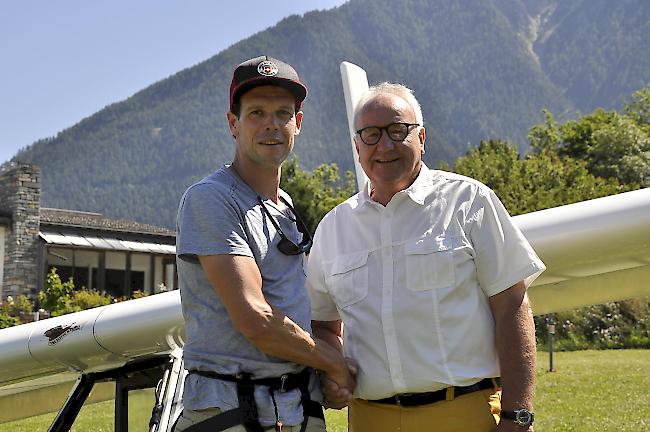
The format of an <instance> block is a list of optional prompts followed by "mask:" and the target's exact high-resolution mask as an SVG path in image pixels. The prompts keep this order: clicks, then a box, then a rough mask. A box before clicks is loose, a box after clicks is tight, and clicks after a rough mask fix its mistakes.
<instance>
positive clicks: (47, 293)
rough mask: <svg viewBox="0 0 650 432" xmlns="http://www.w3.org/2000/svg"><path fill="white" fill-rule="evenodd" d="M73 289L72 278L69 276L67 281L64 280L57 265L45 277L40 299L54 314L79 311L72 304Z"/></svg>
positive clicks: (39, 294)
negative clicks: (58, 271)
mask: <svg viewBox="0 0 650 432" xmlns="http://www.w3.org/2000/svg"><path fill="white" fill-rule="evenodd" d="M73 291H74V282H73V280H72V278H69V279H68V281H67V282H62V281H61V277H60V276H59V274H58V273H57V271H56V267H52V268H51V269H50V271H49V272H48V273H47V277H46V278H45V288H43V291H41V292H40V293H38V299H39V300H40V302H41V306H42V307H43V308H44V309H46V310H48V311H50V313H51V314H52V316H58V315H63V314H66V313H70V312H76V311H77V310H75V308H74V307H73V305H72V292H73Z"/></svg>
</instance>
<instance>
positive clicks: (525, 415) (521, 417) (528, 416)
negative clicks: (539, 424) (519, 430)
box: [515, 409, 533, 426]
mask: <svg viewBox="0 0 650 432" xmlns="http://www.w3.org/2000/svg"><path fill="white" fill-rule="evenodd" d="M515 422H516V423H517V424H518V425H519V426H530V424H531V423H532V422H533V413H532V412H530V411H528V410H526V409H521V410H517V411H515Z"/></svg>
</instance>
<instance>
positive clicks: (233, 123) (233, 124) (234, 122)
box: [226, 111, 239, 138]
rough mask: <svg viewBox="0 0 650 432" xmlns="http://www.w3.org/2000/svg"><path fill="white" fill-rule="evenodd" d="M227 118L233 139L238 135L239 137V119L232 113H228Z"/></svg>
mask: <svg viewBox="0 0 650 432" xmlns="http://www.w3.org/2000/svg"><path fill="white" fill-rule="evenodd" d="M226 118H227V119H228V127H229V128H230V133H231V134H232V137H233V138H237V135H239V129H238V125H239V119H238V118H237V116H235V115H234V114H233V113H232V112H231V111H228V113H227V114H226Z"/></svg>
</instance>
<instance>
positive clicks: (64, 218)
mask: <svg viewBox="0 0 650 432" xmlns="http://www.w3.org/2000/svg"><path fill="white" fill-rule="evenodd" d="M40 221H41V224H46V225H50V226H60V227H71V228H84V229H93V230H100V231H118V232H124V233H135V234H152V235H159V236H169V237H175V236H176V233H175V232H174V231H172V230H170V229H167V228H163V227H158V226H155V225H149V224H143V223H140V222H135V221H130V220H126V219H111V218H108V217H105V216H104V215H102V214H100V213H90V212H83V211H77V210H64V209H55V208H44V207H41V209H40Z"/></svg>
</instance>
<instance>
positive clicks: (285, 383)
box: [189, 368, 311, 393]
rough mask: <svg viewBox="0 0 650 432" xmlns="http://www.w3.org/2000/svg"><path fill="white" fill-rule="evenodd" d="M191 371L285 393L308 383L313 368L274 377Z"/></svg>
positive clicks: (241, 373)
mask: <svg viewBox="0 0 650 432" xmlns="http://www.w3.org/2000/svg"><path fill="white" fill-rule="evenodd" d="M189 372H190V373H191V374H196V375H201V376H204V377H206V378H213V379H218V380H222V381H230V382H236V383H246V384H252V385H263V386H268V387H270V388H271V389H272V390H277V391H279V392H280V393H283V392H286V391H289V390H294V389H297V388H299V387H300V384H302V383H303V382H307V383H308V382H309V375H310V373H311V369H309V368H304V369H303V370H302V371H300V372H297V373H287V374H284V375H282V376H280V377H274V378H253V374H251V373H247V372H240V373H238V374H236V375H227V374H220V373H217V372H212V371H203V370H191V371H189Z"/></svg>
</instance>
